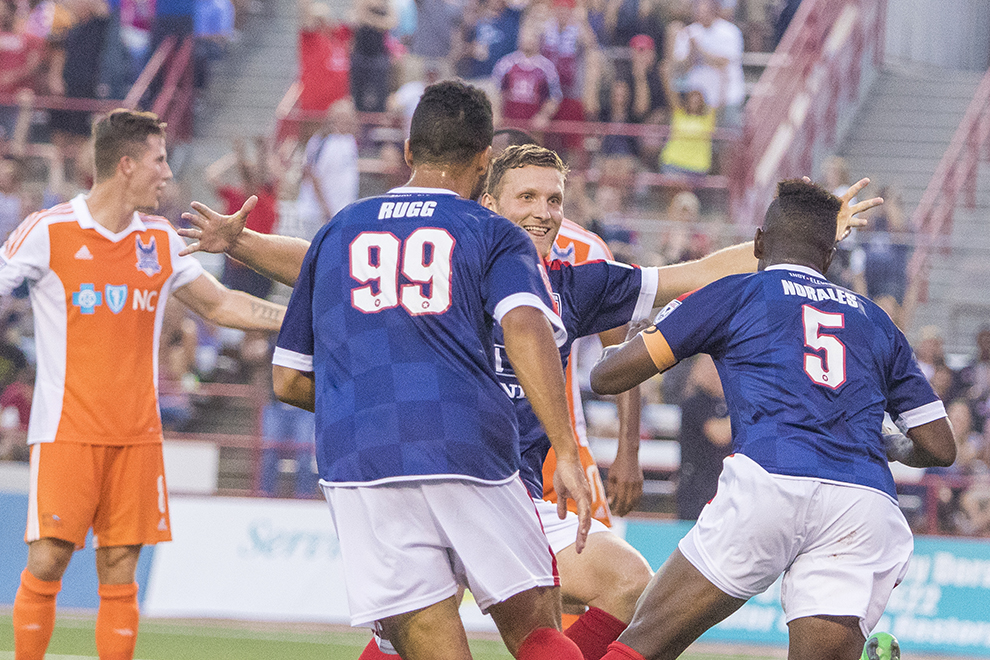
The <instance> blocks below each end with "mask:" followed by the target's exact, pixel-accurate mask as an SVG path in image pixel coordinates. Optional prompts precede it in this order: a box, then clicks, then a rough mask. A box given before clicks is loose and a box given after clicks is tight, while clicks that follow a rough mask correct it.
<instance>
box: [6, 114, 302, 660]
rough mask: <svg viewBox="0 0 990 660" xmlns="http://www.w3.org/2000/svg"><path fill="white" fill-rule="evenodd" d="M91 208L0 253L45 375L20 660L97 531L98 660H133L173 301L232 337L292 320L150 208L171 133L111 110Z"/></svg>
mask: <svg viewBox="0 0 990 660" xmlns="http://www.w3.org/2000/svg"><path fill="white" fill-rule="evenodd" d="M93 135H94V140H95V150H96V173H95V183H94V185H93V188H92V190H90V192H89V194H82V195H79V196H78V197H76V198H74V199H73V200H72V201H70V202H68V203H66V204H60V205H58V206H56V207H54V208H51V209H48V210H46V211H41V212H39V213H35V214H33V215H31V216H29V217H28V218H27V219H26V220H25V221H24V222H23V223H22V224H21V225H20V227H18V228H17V229H16V230H15V231H14V232H13V233H12V234H11V236H10V237H9V239H8V240H7V242H6V243H5V244H4V245H3V247H2V248H0V294H8V293H10V292H11V291H12V290H13V289H14V288H15V287H17V286H18V285H19V284H20V283H21V282H24V281H26V282H28V284H29V287H30V292H31V304H32V307H33V309H34V323H35V339H36V342H37V354H38V375H37V383H36V386H35V390H34V401H33V405H32V407H31V419H30V424H29V429H28V442H29V444H31V486H30V494H29V499H28V519H27V530H26V533H25V541H26V542H27V543H28V561H27V567H26V568H25V570H24V572H23V573H22V574H21V585H20V588H19V589H18V590H17V595H16V597H15V600H14V613H13V623H14V649H15V657H16V658H17V660H36V659H37V660H40V659H41V658H43V657H44V655H45V650H46V649H47V646H48V641H49V639H50V637H51V634H52V630H53V628H54V625H55V597H56V595H57V594H58V592H59V590H60V589H61V580H62V575H63V573H64V572H65V569H66V568H67V567H68V564H69V560H70V559H71V558H72V553H73V552H74V551H75V550H76V549H77V548H81V547H83V545H84V544H85V539H86V534H87V532H88V530H89V529H90V528H92V529H93V538H94V545H96V572H97V576H98V578H99V595H100V606H99V612H98V614H97V618H96V647H97V651H98V653H99V656H100V658H104V659H108V658H112V659H115V660H118V659H119V660H128V659H130V658H131V657H132V656H133V654H134V644H135V640H136V635H137V629H138V600H137V591H138V585H137V584H136V583H135V582H134V577H135V571H136V568H137V562H138V557H139V555H140V551H141V546H142V545H145V544H154V543H158V542H161V541H168V540H170V539H171V532H170V526H169V516H168V496H167V492H166V490H165V475H164V470H163V461H162V427H161V420H160V417H159V410H158V388H157V384H158V360H157V356H158V338H159V334H160V331H161V325H162V316H163V313H164V310H165V304H166V301H167V300H168V297H169V295H170V294H174V295H175V297H176V298H178V299H179V300H180V301H182V302H183V303H185V304H186V305H187V306H189V307H190V308H192V309H193V310H194V311H196V312H197V313H199V314H200V315H201V316H203V317H204V318H206V319H208V320H210V321H212V322H214V323H217V324H220V325H225V326H228V327H233V328H242V329H259V330H268V331H276V330H278V328H279V326H280V324H281V321H282V316H283V314H284V312H285V308H284V307H282V306H280V305H275V304H272V303H269V302H266V301H264V300H260V299H258V298H254V297H252V296H249V295H247V294H245V293H241V292H236V291H230V290H228V289H226V288H224V287H223V286H222V285H221V284H220V283H218V282H217V281H216V279H214V278H213V277H212V276H211V275H209V274H208V273H206V272H205V271H204V270H203V268H202V266H201V265H200V264H199V262H198V261H197V260H196V259H194V258H191V257H188V256H180V255H179V252H180V250H182V248H183V247H184V245H185V244H184V242H183V241H182V239H181V238H180V237H179V236H178V234H177V233H176V231H175V229H173V228H172V226H171V225H170V224H169V222H168V221H167V220H165V219H164V218H161V217H157V216H153V215H146V214H145V213H144V211H150V210H154V209H155V208H157V206H158V203H159V199H160V197H161V194H162V191H163V189H164V188H165V185H166V183H167V182H168V180H169V179H171V178H172V172H171V170H170V169H169V166H168V162H167V161H166V152H165V124H164V123H163V122H161V121H160V120H159V119H158V117H157V116H155V115H154V114H152V113H147V112H133V111H129V110H115V111H114V112H112V113H110V114H109V115H108V116H106V117H104V118H103V119H101V120H100V121H99V122H98V123H97V124H96V125H95V126H94V128H93Z"/></svg>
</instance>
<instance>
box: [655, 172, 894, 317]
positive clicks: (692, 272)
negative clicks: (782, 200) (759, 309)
mask: <svg viewBox="0 0 990 660" xmlns="http://www.w3.org/2000/svg"><path fill="white" fill-rule="evenodd" d="M869 183H870V180H869V179H867V178H863V179H860V180H859V181H857V182H856V183H854V184H853V185H852V186H850V187H849V190H848V191H846V193H845V194H844V195H842V196H841V197H840V198H839V199H840V200H842V208H841V209H840V210H839V216H838V219H837V223H836V232H835V240H836V241H837V242H838V241H841V240H842V239H843V238H845V237H846V236H848V235H849V232H850V231H851V230H852V229H853V228H855V227H863V226H865V225H866V222H867V221H866V219H865V218H862V217H859V216H860V214H861V213H864V212H866V211H868V210H870V209H872V208H874V207H876V206H880V205H881V204H883V198H881V197H873V198H871V199H867V200H864V201H861V202H856V203H855V204H854V203H853V202H852V200H853V199H854V198H855V197H856V195H857V194H858V193H859V192H860V191H861V190H863V188H865V187H866V186H867V185H869ZM757 264H758V259H757V258H756V256H755V255H754V254H753V241H747V242H745V243H739V244H737V245H733V246H731V247H727V248H724V249H722V250H719V251H717V252H713V253H712V254H709V255H708V256H705V257H702V258H701V259H696V260H694V261H687V262H684V263H680V264H672V265H670V266H661V267H660V268H659V269H658V276H659V279H660V284H659V286H658V287H657V297H656V300H655V301H654V305H653V306H654V307H662V306H663V305H666V304H667V303H668V302H670V301H671V300H673V299H674V298H676V297H678V296H681V295H684V294H685V293H688V292H690V291H694V290H695V289H700V288H702V287H704V286H708V285H709V284H711V283H712V282H715V281H717V280H720V279H722V278H723V277H726V276H728V275H735V274H738V273H755V272H756V267H757Z"/></svg>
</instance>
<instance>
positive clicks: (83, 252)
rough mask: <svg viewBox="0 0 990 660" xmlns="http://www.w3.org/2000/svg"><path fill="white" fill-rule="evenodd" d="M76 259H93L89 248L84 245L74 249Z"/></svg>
mask: <svg viewBox="0 0 990 660" xmlns="http://www.w3.org/2000/svg"><path fill="white" fill-rule="evenodd" d="M76 259H85V260H87V261H92V260H93V253H92V252H90V251H89V248H88V247H86V246H85V245H84V246H82V247H81V248H79V250H78V251H76Z"/></svg>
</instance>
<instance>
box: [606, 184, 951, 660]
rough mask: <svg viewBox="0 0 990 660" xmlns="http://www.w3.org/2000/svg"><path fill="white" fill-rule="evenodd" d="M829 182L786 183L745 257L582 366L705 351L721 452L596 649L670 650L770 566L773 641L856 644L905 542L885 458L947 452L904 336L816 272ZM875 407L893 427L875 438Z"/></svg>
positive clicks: (615, 388)
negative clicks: (713, 484) (680, 525)
mask: <svg viewBox="0 0 990 660" xmlns="http://www.w3.org/2000/svg"><path fill="white" fill-rule="evenodd" d="M839 209H840V201H839V199H838V198H836V197H834V196H833V195H831V194H829V193H828V192H827V191H825V190H824V189H822V188H820V187H818V186H815V185H813V184H811V183H809V182H806V181H785V182H782V183H781V184H780V185H779V187H778V194H777V198H776V199H775V200H774V201H773V202H772V203H771V204H770V207H769V209H768V210H767V214H766V219H765V220H764V224H763V227H762V228H761V229H759V230H757V232H756V239H755V243H754V253H755V256H756V257H757V258H758V259H759V272H757V273H756V274H752V275H733V276H730V277H726V278H724V279H721V280H719V281H717V282H715V283H713V284H711V285H709V286H707V287H705V288H703V289H701V290H699V291H696V292H694V293H692V294H690V295H687V296H685V297H683V298H682V299H679V300H676V301H674V302H671V303H670V304H669V305H668V306H667V307H665V308H664V310H663V311H662V312H661V313H660V314H659V316H658V317H657V321H656V323H655V325H653V326H651V327H649V328H648V329H646V330H644V331H643V332H642V333H640V334H638V335H636V336H634V337H633V338H632V339H630V340H629V341H627V342H625V343H624V344H621V345H620V346H618V347H615V348H614V349H609V350H607V351H606V352H605V354H604V355H603V357H602V359H601V361H600V362H599V363H598V364H597V365H596V366H595V368H594V369H593V370H592V381H591V383H592V387H593V388H594V389H595V391H596V392H599V393H615V392H620V391H623V390H625V389H626V388H628V387H631V386H633V385H636V384H638V383H639V382H641V381H642V380H644V379H646V378H649V377H650V376H652V375H654V374H656V373H657V372H660V371H664V370H665V369H668V368H669V367H671V366H673V365H674V364H675V363H676V362H677V361H678V360H681V359H684V358H686V357H688V356H690V355H694V354H695V353H708V354H710V355H711V356H712V357H713V358H714V360H715V364H716V366H717V367H718V371H719V375H720V376H721V379H722V384H723V386H724V388H725V398H726V401H727V403H728V406H729V415H730V417H731V420H732V430H733V448H734V450H735V453H734V454H733V455H731V456H730V457H729V458H727V459H726V460H725V462H724V467H723V470H722V476H721V478H720V480H719V485H718V492H717V494H716V495H715V498H714V499H713V500H712V501H711V502H710V503H709V504H708V505H707V506H706V507H705V508H704V510H703V511H702V513H701V516H700V518H699V519H698V522H697V524H696V525H695V526H694V527H693V528H692V529H691V531H690V532H689V533H688V535H687V536H685V537H684V538H683V539H682V540H681V542H680V544H679V545H678V548H677V550H675V551H674V553H673V554H672V555H671V557H670V558H669V559H668V560H667V562H666V563H665V564H664V565H663V567H661V569H660V571H659V572H658V573H657V574H656V575H655V576H654V578H653V580H652V581H651V582H650V585H649V587H647V589H646V591H645V592H644V593H643V596H642V598H641V599H640V601H639V603H638V604H637V607H636V613H635V615H634V616H633V620H632V622H631V623H630V625H629V627H628V628H627V629H626V631H625V632H623V633H622V635H621V636H620V637H619V640H618V641H617V642H615V643H613V644H612V645H611V646H610V647H609V652H608V654H606V656H605V658H606V659H607V660H628V659H630V658H632V659H635V660H641V659H642V658H651V659H663V660H673V659H674V658H676V657H677V656H678V655H680V654H681V652H683V651H684V649H685V648H687V646H688V645H689V644H691V642H693V641H694V640H695V639H697V637H698V636H699V635H701V634H702V633H703V632H704V631H705V630H707V629H708V628H710V627H711V626H713V625H715V624H716V623H718V622H719V621H721V620H723V619H725V618H726V617H727V616H729V615H730V614H732V613H733V612H735V611H736V610H737V609H739V608H740V607H741V606H742V605H743V603H745V602H746V600H747V599H748V598H751V597H752V596H755V595H756V594H759V593H761V592H763V591H764V590H766V589H767V588H768V587H769V586H770V585H771V584H772V583H773V582H774V581H775V580H776V579H777V577H778V576H780V575H781V574H783V576H784V577H783V584H782V587H781V604H782V606H783V608H784V613H785V615H786V617H787V622H788V628H789V632H790V650H789V654H788V657H789V658H793V659H798V658H800V659H801V660H806V659H810V660H855V659H856V658H857V657H859V655H860V650H861V649H862V648H863V643H864V641H865V638H866V635H867V634H868V633H869V632H870V630H871V629H872V628H873V626H875V625H876V623H877V621H878V620H879V618H880V615H881V614H882V613H883V610H884V607H885V606H886V603H887V599H888V597H889V596H890V592H891V590H892V589H893V588H894V586H895V585H896V584H897V583H898V582H899V581H900V580H901V579H902V578H903V577H904V575H905V573H906V571H907V565H908V561H909V559H910V557H911V553H912V548H913V541H912V537H911V530H910V529H909V528H908V525H907V522H906V521H905V520H904V516H903V515H902V514H901V512H900V509H898V507H897V499H896V498H897V494H896V491H895V490H894V480H893V477H892V476H891V473H890V468H889V466H888V463H887V461H888V458H890V459H892V460H900V461H901V462H903V463H906V464H908V465H913V466H917V467H925V466H934V465H943V466H944V465H950V464H951V463H952V461H953V460H954V459H955V443H954V442H953V438H952V429H951V427H950V426H949V423H948V421H947V420H946V417H945V409H944V407H943V405H942V402H941V401H939V399H938V397H937V396H936V395H935V393H934V392H933V390H932V388H931V386H930V385H929V384H928V381H927V380H926V379H925V377H924V375H923V374H922V373H921V370H920V369H919V368H918V365H917V362H916V361H915V359H914V356H913V353H912V351H911V348H910V346H909V345H908V342H907V340H906V339H905V337H904V335H903V334H902V333H901V332H900V331H899V330H898V329H897V328H896V327H895V326H894V324H893V322H891V320H890V318H889V317H888V316H887V315H886V313H884V312H883V310H881V309H880V308H879V307H877V306H876V305H875V304H873V303H872V302H870V301H869V300H867V299H865V298H863V297H860V296H857V295H856V294H854V293H852V292H851V291H848V290H846V289H843V288H841V287H838V286H835V285H833V284H831V283H830V282H828V281H827V280H826V279H825V277H824V275H823V273H825V272H826V271H827V270H828V266H829V263H830V262H831V259H832V255H833V253H834V246H835V235H836V215H837V213H838V212H839ZM884 411H887V412H888V413H890V414H891V416H893V417H895V418H899V420H900V422H901V424H902V425H903V426H905V427H906V428H908V431H907V436H908V438H910V441H911V442H910V443H908V445H907V447H903V446H900V447H889V448H888V447H886V446H885V443H884V440H883V439H882V436H881V424H882V421H883V416H884Z"/></svg>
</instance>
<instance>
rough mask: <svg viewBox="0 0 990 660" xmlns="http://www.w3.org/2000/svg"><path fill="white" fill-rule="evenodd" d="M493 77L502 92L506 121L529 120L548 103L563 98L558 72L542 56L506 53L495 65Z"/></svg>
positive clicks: (517, 52)
mask: <svg viewBox="0 0 990 660" xmlns="http://www.w3.org/2000/svg"><path fill="white" fill-rule="evenodd" d="M492 77H493V78H494V79H495V81H496V83H498V87H499V89H500V90H502V114H503V115H504V116H505V118H506V119H531V118H532V117H533V116H534V115H535V114H536V113H537V112H539V111H540V108H541V107H543V104H544V103H546V102H547V101H548V100H550V99H556V100H557V101H560V100H561V99H562V98H563V93H562V92H561V89H560V78H559V77H558V76H557V69H556V68H555V67H554V65H553V62H551V61H550V60H548V59H547V58H545V57H543V56H542V55H533V56H532V57H527V56H526V55H523V54H522V52H521V51H516V52H514V53H509V54H508V55H506V56H505V57H503V58H502V59H500V60H499V61H498V62H497V63H496V64H495V70H494V71H493V73H492Z"/></svg>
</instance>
